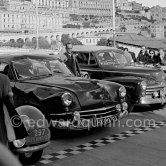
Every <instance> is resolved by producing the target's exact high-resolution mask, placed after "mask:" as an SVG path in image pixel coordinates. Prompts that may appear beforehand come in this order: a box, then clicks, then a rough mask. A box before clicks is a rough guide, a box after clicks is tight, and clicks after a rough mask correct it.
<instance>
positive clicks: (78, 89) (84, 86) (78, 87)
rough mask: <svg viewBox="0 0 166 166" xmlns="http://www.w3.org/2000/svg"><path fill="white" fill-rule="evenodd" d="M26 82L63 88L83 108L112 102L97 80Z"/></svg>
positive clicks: (77, 78) (35, 80)
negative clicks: (73, 95)
mask: <svg viewBox="0 0 166 166" xmlns="http://www.w3.org/2000/svg"><path fill="white" fill-rule="evenodd" d="M24 82H26V83H29V84H35V85H42V86H50V87H56V88H61V89H63V90H64V91H65V90H66V91H70V92H72V93H74V94H75V95H76V96H77V98H78V100H79V102H80V105H81V106H87V105H95V104H96V105H98V106H99V105H103V103H104V102H106V101H109V102H110V101H111V97H110V95H109V93H108V91H107V90H106V88H104V87H103V86H101V85H100V84H99V83H98V81H97V80H88V79H85V78H81V77H64V76H56V75H54V76H52V77H47V78H40V79H31V80H24Z"/></svg>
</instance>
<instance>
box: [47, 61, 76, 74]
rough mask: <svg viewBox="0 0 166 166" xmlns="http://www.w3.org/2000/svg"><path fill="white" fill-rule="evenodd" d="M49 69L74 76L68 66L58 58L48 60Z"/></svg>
mask: <svg viewBox="0 0 166 166" xmlns="http://www.w3.org/2000/svg"><path fill="white" fill-rule="evenodd" d="M49 64H50V69H51V71H52V73H54V74H58V73H61V74H64V75H66V76H74V74H73V73H72V72H71V71H70V70H69V69H68V67H67V66H66V65H65V64H64V63H63V62H60V61H59V60H49Z"/></svg>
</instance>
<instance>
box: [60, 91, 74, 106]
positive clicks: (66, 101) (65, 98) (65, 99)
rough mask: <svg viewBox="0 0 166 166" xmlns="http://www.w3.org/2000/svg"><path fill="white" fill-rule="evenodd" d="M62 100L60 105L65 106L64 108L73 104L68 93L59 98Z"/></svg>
mask: <svg viewBox="0 0 166 166" xmlns="http://www.w3.org/2000/svg"><path fill="white" fill-rule="evenodd" d="M61 99H62V103H63V104H64V105H65V106H70V105H71V104H72V102H73V98H72V96H71V94H70V93H64V94H63V95H62V97H61Z"/></svg>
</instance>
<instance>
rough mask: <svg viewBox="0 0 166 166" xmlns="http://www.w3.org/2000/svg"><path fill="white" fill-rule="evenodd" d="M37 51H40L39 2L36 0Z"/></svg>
mask: <svg viewBox="0 0 166 166" xmlns="http://www.w3.org/2000/svg"><path fill="white" fill-rule="evenodd" d="M35 8H36V49H39V11H38V0H36V6H35Z"/></svg>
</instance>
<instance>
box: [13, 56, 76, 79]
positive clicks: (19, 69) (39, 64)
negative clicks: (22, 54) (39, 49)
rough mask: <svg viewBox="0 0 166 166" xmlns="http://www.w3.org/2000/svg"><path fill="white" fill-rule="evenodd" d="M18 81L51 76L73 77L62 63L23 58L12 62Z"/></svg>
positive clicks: (53, 60)
mask: <svg viewBox="0 0 166 166" xmlns="http://www.w3.org/2000/svg"><path fill="white" fill-rule="evenodd" d="M13 64H14V67H15V69H16V73H17V76H18V78H19V79H32V78H36V77H41V76H50V75H52V74H63V75H70V76H71V75H73V74H72V73H71V71H70V70H69V69H68V68H67V67H66V65H65V64H64V63H63V62H60V61H59V60H55V59H36V58H35V59H33V58H23V59H17V60H15V61H13Z"/></svg>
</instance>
